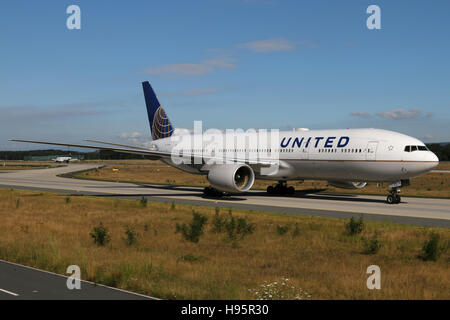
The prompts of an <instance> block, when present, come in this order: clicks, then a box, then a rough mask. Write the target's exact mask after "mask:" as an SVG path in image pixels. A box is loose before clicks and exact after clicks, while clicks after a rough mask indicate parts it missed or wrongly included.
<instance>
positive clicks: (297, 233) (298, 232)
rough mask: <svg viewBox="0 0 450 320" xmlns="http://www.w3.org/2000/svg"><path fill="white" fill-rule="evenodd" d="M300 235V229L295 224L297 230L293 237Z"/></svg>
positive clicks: (293, 232)
mask: <svg viewBox="0 0 450 320" xmlns="http://www.w3.org/2000/svg"><path fill="white" fill-rule="evenodd" d="M299 235H300V229H299V227H298V223H295V228H294V231H292V236H293V237H297V236H299Z"/></svg>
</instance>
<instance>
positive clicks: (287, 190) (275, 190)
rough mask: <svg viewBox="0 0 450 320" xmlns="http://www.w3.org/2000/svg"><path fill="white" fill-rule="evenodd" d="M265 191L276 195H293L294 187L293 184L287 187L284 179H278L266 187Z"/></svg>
mask: <svg viewBox="0 0 450 320" xmlns="http://www.w3.org/2000/svg"><path fill="white" fill-rule="evenodd" d="M267 193H268V194H277V195H293V194H294V193H295V189H294V187H293V186H290V187H288V186H287V184H286V181H278V183H277V184H276V185H275V186H268V187H267Z"/></svg>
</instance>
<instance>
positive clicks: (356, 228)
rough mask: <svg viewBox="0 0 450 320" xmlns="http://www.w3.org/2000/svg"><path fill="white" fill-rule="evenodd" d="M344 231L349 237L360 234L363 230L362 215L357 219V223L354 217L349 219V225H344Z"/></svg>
mask: <svg viewBox="0 0 450 320" xmlns="http://www.w3.org/2000/svg"><path fill="white" fill-rule="evenodd" d="M345 229H346V231H347V234H348V235H351V236H353V235H356V234H359V233H361V232H362V231H363V229H364V222H363V218H362V215H361V216H360V217H359V220H358V221H356V220H355V218H354V217H351V219H350V221H349V223H347V224H346V225H345Z"/></svg>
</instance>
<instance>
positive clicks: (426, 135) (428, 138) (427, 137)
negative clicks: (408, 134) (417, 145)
mask: <svg viewBox="0 0 450 320" xmlns="http://www.w3.org/2000/svg"><path fill="white" fill-rule="evenodd" d="M424 138H425V139H427V140H432V139H434V137H433V136H432V135H431V134H429V133H427V134H425V136H424Z"/></svg>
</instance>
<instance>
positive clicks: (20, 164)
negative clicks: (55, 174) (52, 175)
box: [0, 161, 58, 171]
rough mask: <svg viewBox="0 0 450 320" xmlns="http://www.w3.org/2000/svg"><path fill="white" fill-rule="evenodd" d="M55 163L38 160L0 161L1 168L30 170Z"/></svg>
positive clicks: (48, 166) (43, 167)
mask: <svg viewBox="0 0 450 320" xmlns="http://www.w3.org/2000/svg"><path fill="white" fill-rule="evenodd" d="M57 166H58V165H57V164H54V163H48V162H39V161H30V162H28V161H27V162H24V161H0V171H1V170H32V169H47V168H54V167H57Z"/></svg>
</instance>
